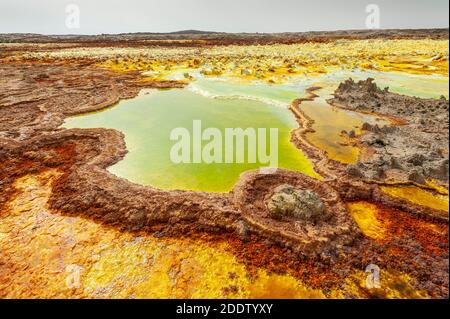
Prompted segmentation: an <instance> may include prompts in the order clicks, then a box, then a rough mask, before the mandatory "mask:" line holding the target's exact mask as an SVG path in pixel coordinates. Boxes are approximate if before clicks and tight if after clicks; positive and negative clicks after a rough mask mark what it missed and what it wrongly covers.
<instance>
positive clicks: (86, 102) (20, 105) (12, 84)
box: [0, 63, 183, 139]
mask: <svg viewBox="0 0 450 319" xmlns="http://www.w3.org/2000/svg"><path fill="white" fill-rule="evenodd" d="M182 86H183V84H181V83H178V82H148V81H144V78H143V77H141V76H140V75H139V74H138V73H133V72H130V73H115V72H111V71H108V70H106V69H100V68H96V67H92V66H90V65H83V64H70V65H69V64H67V65H65V64H35V63H27V64H4V63H2V64H0V106H1V107H0V118H1V122H0V136H1V137H11V138H15V139H16V138H17V139H26V138H30V137H32V136H36V135H38V134H41V133H44V132H52V131H55V130H56V129H57V128H58V127H59V126H60V125H61V124H62V123H63V121H64V118H65V117H67V116H69V115H76V114H81V113H86V112H91V111H96V110H100V109H103V108H105V107H108V106H111V105H113V104H115V103H117V102H119V100H121V99H127V98H131V97H134V96H136V95H137V94H138V93H139V91H140V90H141V89H142V88H159V87H166V88H170V87H182Z"/></svg>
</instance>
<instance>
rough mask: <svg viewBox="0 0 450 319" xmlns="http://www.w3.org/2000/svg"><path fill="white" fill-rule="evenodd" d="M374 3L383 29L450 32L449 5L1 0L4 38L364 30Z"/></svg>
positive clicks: (441, 0) (397, 0)
mask: <svg viewBox="0 0 450 319" xmlns="http://www.w3.org/2000/svg"><path fill="white" fill-rule="evenodd" d="M71 3H74V4H77V5H78V6H79V8H80V28H78V29H70V28H68V27H67V26H66V18H67V14H66V6H67V5H68V4H71ZM371 3H374V4H377V5H378V6H379V8H380V10H381V15H380V18H381V28H383V29H386V28H434V27H446V28H447V27H448V20H449V14H448V9H449V8H448V7H449V1H448V0H219V1H218V0H0V33H12V32H32V33H43V34H73V33H78V34H99V33H122V32H146V31H147V32H171V31H178V30H186V29H196V30H206V31H224V32H283V31H314V30H316V31H322V30H340V29H364V28H365V20H366V16H367V13H366V12H365V9H366V6H367V5H368V4H371Z"/></svg>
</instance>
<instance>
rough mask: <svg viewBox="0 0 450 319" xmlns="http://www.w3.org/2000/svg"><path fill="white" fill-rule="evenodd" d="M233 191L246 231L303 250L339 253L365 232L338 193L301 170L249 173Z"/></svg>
mask: <svg viewBox="0 0 450 319" xmlns="http://www.w3.org/2000/svg"><path fill="white" fill-rule="evenodd" d="M232 194H233V202H234V204H235V206H237V207H238V209H239V210H240V212H241V214H242V227H243V229H244V230H245V231H250V232H253V233H257V234H259V235H260V236H262V237H263V238H266V239H270V240H271V241H273V242H275V243H278V244H281V245H283V246H286V247H290V248H292V249H293V250H294V251H297V252H299V253H301V254H303V255H308V256H315V255H320V254H322V253H324V254H328V253H331V254H333V255H338V254H339V252H340V251H341V250H342V249H343V247H344V246H345V245H350V244H351V243H352V242H353V241H354V240H355V239H357V238H358V237H359V236H360V231H359V229H358V227H357V226H356V224H355V223H354V221H353V219H352V217H351V216H350V214H349V213H348V211H347V208H346V206H345V204H344V202H343V201H342V200H341V199H340V196H339V194H338V192H337V191H335V190H334V189H333V188H331V187H330V186H328V185H327V184H325V183H322V182H320V181H319V180H316V179H313V178H311V177H309V176H305V175H303V174H300V173H298V172H293V171H287V170H282V169H278V170H277V172H276V173H273V174H264V173H260V172H258V171H253V172H247V173H244V174H243V175H242V176H241V178H240V180H239V182H238V184H237V185H236V187H235V188H234V190H233V192H232Z"/></svg>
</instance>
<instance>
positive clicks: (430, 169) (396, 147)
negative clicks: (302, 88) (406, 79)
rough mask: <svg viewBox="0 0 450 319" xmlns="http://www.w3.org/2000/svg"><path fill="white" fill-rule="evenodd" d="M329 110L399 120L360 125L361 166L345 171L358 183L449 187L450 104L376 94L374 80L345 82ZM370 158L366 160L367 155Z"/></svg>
mask: <svg viewBox="0 0 450 319" xmlns="http://www.w3.org/2000/svg"><path fill="white" fill-rule="evenodd" d="M329 103H331V104H332V105H334V106H338V107H342V108H348V109H350V110H354V111H359V112H367V113H376V114H382V115H387V116H389V117H393V118H397V119H402V120H404V121H405V123H403V125H391V126H384V127H378V126H377V125H375V126H372V125H370V124H368V123H365V124H364V125H363V127H362V129H363V130H364V131H365V134H364V136H362V137H361V138H360V139H359V144H360V145H361V146H362V147H363V148H364V149H365V151H366V154H363V155H362V156H361V158H360V161H359V162H358V163H357V164H356V165H353V166H350V167H349V168H348V169H347V173H349V174H350V175H352V176H355V177H358V178H366V179H372V180H381V181H405V182H406V181H411V182H415V183H417V184H422V185H424V184H426V180H430V179H434V180H438V181H439V182H440V183H442V184H443V186H445V187H446V188H448V178H449V170H448V165H449V161H448V143H449V135H448V129H449V126H448V125H449V117H448V109H449V102H448V101H447V100H446V98H445V97H442V98H441V99H438V100H435V99H421V98H416V97H408V96H403V95H400V94H395V93H390V92H389V91H388V88H386V89H384V90H381V89H380V88H378V87H377V85H376V84H375V83H374V82H373V79H367V80H366V81H360V82H358V83H355V82H354V81H353V80H351V79H350V80H348V81H346V82H345V83H342V84H341V85H340V86H339V88H338V89H337V90H336V91H335V97H334V98H333V99H331V100H330V101H329ZM367 154H370V155H367Z"/></svg>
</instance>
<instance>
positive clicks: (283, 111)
mask: <svg viewBox="0 0 450 319" xmlns="http://www.w3.org/2000/svg"><path fill="white" fill-rule="evenodd" d="M194 120H201V125H202V128H203V129H206V128H210V127H212V128H217V129H219V130H220V131H221V132H224V131H225V129H226V128H242V129H246V128H255V129H258V128H266V129H267V135H266V137H267V139H268V137H269V129H270V128H277V129H278V149H279V152H278V167H280V168H287V169H293V170H298V171H301V172H303V173H305V174H308V175H311V176H317V175H316V174H315V172H314V170H313V167H312V165H311V163H310V162H309V160H308V159H307V158H306V157H305V156H304V155H303V154H302V152H301V151H300V150H298V149H296V148H295V146H294V145H293V144H292V143H290V132H291V130H292V129H294V128H296V127H297V123H296V121H295V120H294V118H293V116H292V114H291V113H290V112H289V110H288V109H287V108H283V107H277V106H273V105H269V104H267V103H264V102H260V101H254V100H248V99H226V98H208V97H205V96H202V95H200V94H197V93H194V92H192V91H190V90H187V89H173V90H160V91H154V92H151V93H150V94H147V95H140V96H139V97H136V98H134V99H132V100H127V101H122V102H120V103H119V104H118V105H117V106H114V107H112V108H109V109H107V110H105V111H102V112H96V113H91V114H87V115H83V116H77V117H72V118H69V119H67V120H66V123H65V125H64V126H65V127H67V128H74V127H79V128H96V127H102V128H114V129H116V130H119V131H121V132H123V133H124V134H125V141H126V144H127V149H128V150H129V153H128V154H127V155H126V157H125V158H124V159H123V160H122V161H120V162H119V163H117V164H116V165H114V166H112V167H111V168H110V169H109V170H110V172H112V173H114V174H116V175H118V176H120V177H124V178H126V179H128V180H130V181H132V182H136V183H139V184H144V185H151V186H154V187H157V188H161V189H182V190H204V191H216V192H225V191H229V190H231V189H232V187H233V185H234V184H235V183H236V181H237V180H238V178H239V175H240V174H241V173H242V172H245V171H247V170H251V169H260V168H263V167H267V166H269V165H268V163H266V162H261V161H260V160H259V158H257V161H256V163H248V159H247V158H246V159H245V161H244V163H233V164H227V163H212V164H206V163H204V162H202V163H180V164H177V163H174V162H173V161H172V160H171V157H170V152H171V149H172V147H173V146H174V145H175V144H176V141H171V140H170V134H171V131H172V130H173V129H174V128H186V129H187V130H188V131H190V132H191V138H193V137H192V135H193V134H192V132H193V121H194ZM258 138H259V137H258ZM205 144H207V143H204V144H203V146H204V145H205ZM267 144H269V143H267ZM269 152H270V148H269V145H268V147H267V154H268V153H269Z"/></svg>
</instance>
